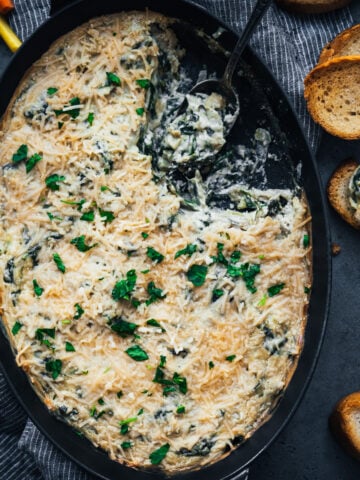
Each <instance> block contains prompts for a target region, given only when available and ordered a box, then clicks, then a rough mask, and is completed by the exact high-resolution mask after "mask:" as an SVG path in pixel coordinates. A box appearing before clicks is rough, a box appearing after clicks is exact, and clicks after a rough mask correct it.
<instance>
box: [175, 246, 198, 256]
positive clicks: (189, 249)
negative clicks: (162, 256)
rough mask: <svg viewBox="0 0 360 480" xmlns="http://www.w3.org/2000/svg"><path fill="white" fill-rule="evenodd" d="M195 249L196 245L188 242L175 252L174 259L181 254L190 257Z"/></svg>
mask: <svg viewBox="0 0 360 480" xmlns="http://www.w3.org/2000/svg"><path fill="white" fill-rule="evenodd" d="M196 250H197V245H195V244H193V243H189V244H188V245H186V247H185V248H183V249H182V250H178V251H177V252H176V253H175V257H174V258H175V259H176V258H179V257H181V255H188V256H189V257H191V255H192V254H193V253H195V252H196Z"/></svg>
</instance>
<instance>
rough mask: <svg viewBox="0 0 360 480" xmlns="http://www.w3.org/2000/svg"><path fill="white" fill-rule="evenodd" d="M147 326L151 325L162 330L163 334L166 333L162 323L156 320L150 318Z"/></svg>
mask: <svg viewBox="0 0 360 480" xmlns="http://www.w3.org/2000/svg"><path fill="white" fill-rule="evenodd" d="M146 324H147V325H151V326H152V327H157V328H161V331H162V332H166V330H165V328H163V327H162V326H161V325H160V323H159V322H158V321H157V320H155V318H150V319H149V320H146Z"/></svg>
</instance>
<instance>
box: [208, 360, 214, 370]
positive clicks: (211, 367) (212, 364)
mask: <svg viewBox="0 0 360 480" xmlns="http://www.w3.org/2000/svg"><path fill="white" fill-rule="evenodd" d="M214 367H215V364H214V362H213V361H212V360H210V362H209V369H210V370H212V369H213V368H214Z"/></svg>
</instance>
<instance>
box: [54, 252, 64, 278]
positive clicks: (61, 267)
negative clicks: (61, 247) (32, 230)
mask: <svg viewBox="0 0 360 480" xmlns="http://www.w3.org/2000/svg"><path fill="white" fill-rule="evenodd" d="M53 259H54V262H55V263H56V266H57V268H58V269H59V270H60V272H62V273H65V271H66V267H65V265H64V262H63V261H62V260H61V257H60V255H59V254H58V253H54V254H53Z"/></svg>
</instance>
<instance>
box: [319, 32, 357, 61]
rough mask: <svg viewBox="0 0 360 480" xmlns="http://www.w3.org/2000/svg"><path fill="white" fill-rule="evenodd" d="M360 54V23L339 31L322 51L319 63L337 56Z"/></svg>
mask: <svg viewBox="0 0 360 480" xmlns="http://www.w3.org/2000/svg"><path fill="white" fill-rule="evenodd" d="M351 55H360V24H358V25H355V26H354V27H351V28H348V29H346V30H344V31H343V32H341V33H339V35H338V36H337V37H335V38H334V40H332V41H331V42H329V43H328V44H327V45H326V46H325V47H324V48H323V50H322V52H321V53H320V57H319V64H320V63H324V62H327V61H329V60H331V59H333V58H335V57H347V56H351Z"/></svg>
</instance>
